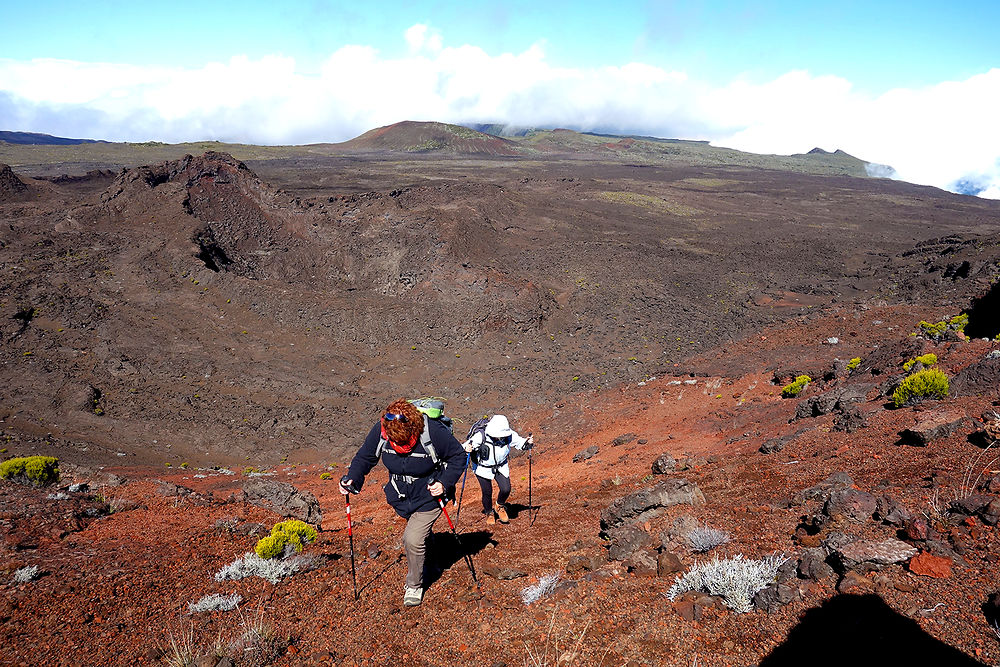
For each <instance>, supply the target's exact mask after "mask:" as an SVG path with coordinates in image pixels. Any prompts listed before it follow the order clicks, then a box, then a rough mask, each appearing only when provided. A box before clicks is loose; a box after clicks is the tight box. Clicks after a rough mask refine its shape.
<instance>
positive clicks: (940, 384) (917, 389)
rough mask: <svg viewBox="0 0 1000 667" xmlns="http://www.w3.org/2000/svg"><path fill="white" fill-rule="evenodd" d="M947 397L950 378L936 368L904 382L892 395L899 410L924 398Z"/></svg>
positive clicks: (919, 372)
mask: <svg viewBox="0 0 1000 667" xmlns="http://www.w3.org/2000/svg"><path fill="white" fill-rule="evenodd" d="M947 396H948V376H947V375H945V374H944V373H942V372H941V371H939V370H938V369H936V368H926V369H924V370H922V371H917V372H916V373H914V374H913V375H911V376H909V377H907V378H906V379H905V380H903V381H902V382H901V383H900V384H899V387H897V388H896V391H894V392H893V393H892V402H893V404H894V405H895V406H896V407H897V408H899V407H902V406H904V405H907V404H908V403H912V402H915V401H918V400H920V399H922V398H946V397H947Z"/></svg>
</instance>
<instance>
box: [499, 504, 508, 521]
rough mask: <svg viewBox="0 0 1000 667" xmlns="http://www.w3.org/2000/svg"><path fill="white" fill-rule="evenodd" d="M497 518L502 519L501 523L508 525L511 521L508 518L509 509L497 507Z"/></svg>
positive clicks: (501, 506)
mask: <svg viewBox="0 0 1000 667" xmlns="http://www.w3.org/2000/svg"><path fill="white" fill-rule="evenodd" d="M497 518H499V519H500V523H507V522H508V521H510V517H509V516H507V508H506V507H504V506H503V505H500V506H499V507H497Z"/></svg>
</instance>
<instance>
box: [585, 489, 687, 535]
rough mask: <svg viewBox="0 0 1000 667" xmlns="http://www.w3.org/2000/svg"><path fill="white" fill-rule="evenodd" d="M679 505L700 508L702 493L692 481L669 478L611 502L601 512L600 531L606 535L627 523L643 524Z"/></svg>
mask: <svg viewBox="0 0 1000 667" xmlns="http://www.w3.org/2000/svg"><path fill="white" fill-rule="evenodd" d="M681 503H686V504H688V505H703V504H704V503H705V494H703V493H702V492H701V489H699V488H698V485H697V484H695V483H694V482H689V481H688V480H686V479H676V478H675V479H668V480H666V481H664V482H660V483H659V484H657V485H656V486H652V487H649V488H646V489H642V490H640V491H636V492H635V493H630V494H629V495H627V496H625V497H623V498H619V499H618V500H616V501H614V502H613V503H611V505H609V506H608V507H607V509H605V510H604V511H603V512H601V531H602V533H606V532H607V531H609V530H611V529H613V528H617V527H619V526H622V525H624V524H626V523H630V522H638V521H644V520H646V519H649V518H652V517H653V516H656V515H658V514H660V513H661V512H662V511H663V508H665V507H669V506H670V505H678V504H681Z"/></svg>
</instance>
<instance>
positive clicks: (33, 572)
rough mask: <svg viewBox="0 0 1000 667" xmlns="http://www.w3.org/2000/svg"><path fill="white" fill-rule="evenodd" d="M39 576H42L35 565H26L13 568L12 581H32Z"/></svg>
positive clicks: (18, 582)
mask: <svg viewBox="0 0 1000 667" xmlns="http://www.w3.org/2000/svg"><path fill="white" fill-rule="evenodd" d="M40 576H42V573H41V571H40V570H39V569H38V566H37V565H28V566H25V567H21V568H18V569H17V570H15V571H14V577H13V579H12V581H13V582H14V583H15V584H26V583H28V582H29V581H34V580H35V579H37V578H38V577H40Z"/></svg>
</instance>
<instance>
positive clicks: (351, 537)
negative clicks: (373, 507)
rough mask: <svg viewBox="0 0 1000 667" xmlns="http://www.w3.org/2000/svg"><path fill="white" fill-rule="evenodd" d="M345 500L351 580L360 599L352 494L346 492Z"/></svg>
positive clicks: (356, 598) (355, 597)
mask: <svg viewBox="0 0 1000 667" xmlns="http://www.w3.org/2000/svg"><path fill="white" fill-rule="evenodd" d="M344 502H346V503H347V509H346V510H345V513H346V514H347V539H348V541H349V542H350V544H351V581H353V582H354V599H355V601H357V600H358V598H359V596H358V576H357V574H355V572H354V528H353V527H352V525H351V494H349V493H345V494H344Z"/></svg>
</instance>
